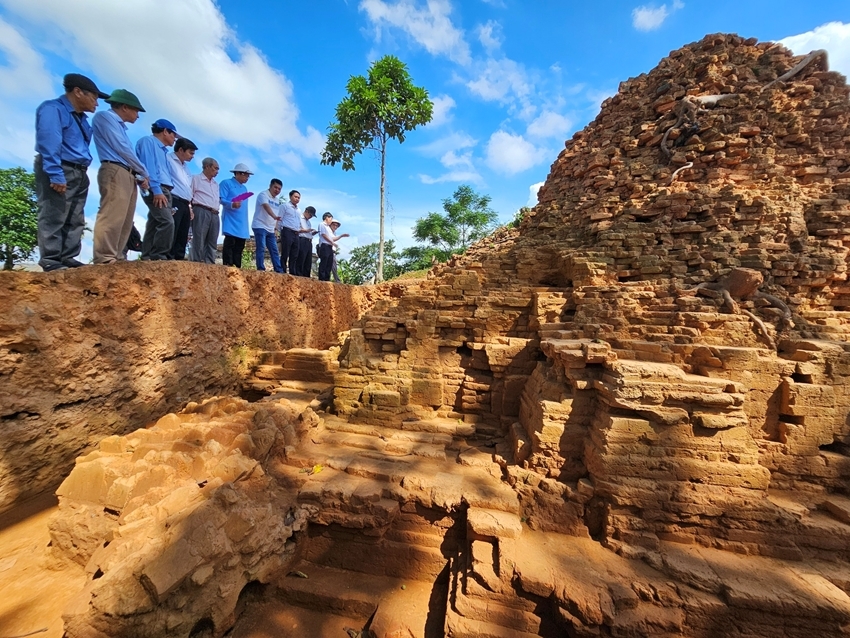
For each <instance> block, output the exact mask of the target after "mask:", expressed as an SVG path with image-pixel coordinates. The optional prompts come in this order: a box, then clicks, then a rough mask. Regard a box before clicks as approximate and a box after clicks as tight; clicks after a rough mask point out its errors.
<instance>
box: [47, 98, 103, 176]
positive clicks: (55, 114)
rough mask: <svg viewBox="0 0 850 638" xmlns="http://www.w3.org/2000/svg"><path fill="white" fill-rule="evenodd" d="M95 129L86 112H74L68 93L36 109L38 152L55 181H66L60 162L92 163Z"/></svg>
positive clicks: (48, 173)
mask: <svg viewBox="0 0 850 638" xmlns="http://www.w3.org/2000/svg"><path fill="white" fill-rule="evenodd" d="M91 136H92V130H91V126H90V125H89V120H88V117H87V116H86V114H85V113H75V112H74V107H73V106H71V101H70V100H69V99H68V98H67V97H66V96H64V95H63V96H61V97H58V98H56V99H55V100H47V101H46V102H42V103H41V105H40V106H39V107H38V109H36V112H35V152H36V153H39V154H40V155H41V159H42V166H43V167H44V172H45V173H47V175H48V177H50V182H51V183H53V184H64V183H65V171H63V170H62V166H61V163H62V162H63V161H65V162H71V163H73V164H84V165H86V166H88V165H89V164H91V159H92V158H91V151H90V150H89V143H90V142H91Z"/></svg>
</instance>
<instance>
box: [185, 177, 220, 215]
mask: <svg viewBox="0 0 850 638" xmlns="http://www.w3.org/2000/svg"><path fill="white" fill-rule="evenodd" d="M218 197H219V188H218V182H216V181H215V178H214V177H207V176H206V175H204V174H203V173H198V174H197V175H193V176H192V199H191V201H192V202H193V203H196V204H200V205H201V206H206V207H207V208H211V209H213V210H214V211H218V207H219V203H218Z"/></svg>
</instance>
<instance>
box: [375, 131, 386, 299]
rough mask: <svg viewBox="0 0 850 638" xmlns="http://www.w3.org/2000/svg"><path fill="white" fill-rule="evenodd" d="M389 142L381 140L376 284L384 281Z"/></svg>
mask: <svg viewBox="0 0 850 638" xmlns="http://www.w3.org/2000/svg"><path fill="white" fill-rule="evenodd" d="M386 165H387V141H386V140H381V224H380V232H379V235H378V268H377V269H376V270H375V283H378V282H381V281H383V280H384V189H385V187H386V173H385V168H386Z"/></svg>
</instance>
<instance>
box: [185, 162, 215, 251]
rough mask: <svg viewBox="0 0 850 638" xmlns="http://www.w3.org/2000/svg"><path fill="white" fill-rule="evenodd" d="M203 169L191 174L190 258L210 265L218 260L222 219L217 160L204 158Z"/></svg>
mask: <svg viewBox="0 0 850 638" xmlns="http://www.w3.org/2000/svg"><path fill="white" fill-rule="evenodd" d="M201 167H202V168H203V172H202V173H200V174H199V175H195V176H194V177H192V212H193V214H194V219H193V220H192V250H191V253H190V255H189V259H191V260H192V261H201V262H205V263H207V264H214V263H215V247H216V245H217V244H218V231H219V229H220V228H221V220H220V219H219V216H218V207H219V206H220V202H219V191H218V182H216V181H215V176H216V175H218V162H217V161H215V160H214V159H213V158H212V157H205V158H204V161H203V162H201Z"/></svg>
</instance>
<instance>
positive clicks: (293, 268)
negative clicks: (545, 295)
mask: <svg viewBox="0 0 850 638" xmlns="http://www.w3.org/2000/svg"><path fill="white" fill-rule="evenodd" d="M300 201H301V193H299V192H298V191H296V190H292V191H289V201H288V202H284V203H283V204H281V205H280V265H281V267H282V268H283V271H284V272H288V273H289V274H290V275H297V274H298V238H299V237H300V236H301V211H300V210H298V202H300Z"/></svg>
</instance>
